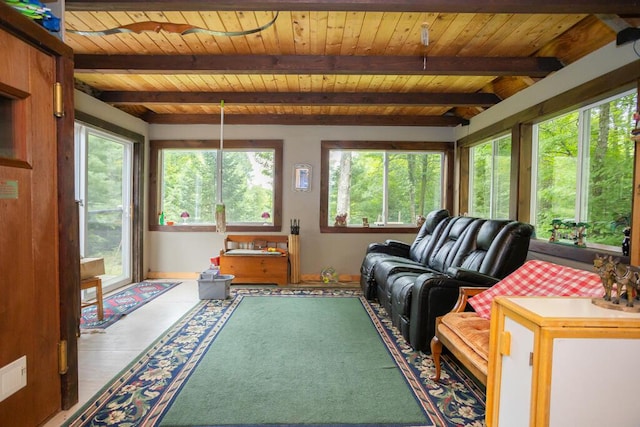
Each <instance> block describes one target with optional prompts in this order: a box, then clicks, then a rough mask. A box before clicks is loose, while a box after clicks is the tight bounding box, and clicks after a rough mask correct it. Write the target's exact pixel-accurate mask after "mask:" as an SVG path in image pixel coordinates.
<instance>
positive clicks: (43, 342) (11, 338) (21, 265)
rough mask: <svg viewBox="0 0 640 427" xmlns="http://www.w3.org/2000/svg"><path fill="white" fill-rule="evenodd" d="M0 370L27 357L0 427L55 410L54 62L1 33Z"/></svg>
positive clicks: (0, 406) (3, 405) (29, 422)
mask: <svg viewBox="0 0 640 427" xmlns="http://www.w3.org/2000/svg"><path fill="white" fill-rule="evenodd" d="M0 47H1V51H2V58H3V60H2V61H0V116H1V118H0V227H1V230H2V231H0V368H1V367H4V366H6V365H7V364H9V363H11V362H13V361H15V360H17V359H19V358H21V357H22V356H26V367H27V369H26V374H27V378H26V382H27V385H26V386H25V387H23V388H21V389H19V390H18V391H16V392H15V393H13V394H11V395H10V396H8V397H6V398H5V399H4V400H3V401H1V402H0V420H2V421H0V424H2V425H3V426H14V425H15V426H35V425H38V424H40V423H42V422H44V421H45V420H46V419H47V418H48V417H50V416H51V415H52V414H54V413H56V412H57V411H59V409H60V404H61V400H62V399H61V379H60V375H59V369H58V343H59V340H60V329H61V328H60V317H59V316H60V296H59V290H60V287H59V270H58V261H59V260H58V254H59V251H58V248H59V245H58V239H59V234H58V191H57V190H58V187H57V185H58V178H57V164H56V160H57V128H56V122H55V120H56V119H55V117H54V114H53V111H54V105H53V103H54V102H53V87H54V83H55V76H56V60H55V58H54V57H52V56H50V55H47V54H45V53H43V52H42V51H40V50H38V49H36V48H34V47H33V46H31V45H30V44H27V43H25V42H23V41H21V40H19V39H18V38H16V37H14V36H13V35H11V34H9V33H7V32H5V31H4V30H0Z"/></svg>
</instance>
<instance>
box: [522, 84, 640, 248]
mask: <svg viewBox="0 0 640 427" xmlns="http://www.w3.org/2000/svg"><path fill="white" fill-rule="evenodd" d="M635 111H636V94H635V92H628V93H625V94H623V95H620V96H616V97H614V98H610V99H607V100H604V101H602V102H599V103H597V104H593V105H590V106H586V107H584V108H582V109H580V110H577V111H573V112H570V113H567V114H564V115H562V116H559V117H555V118H553V119H551V120H547V121H545V122H541V123H539V124H537V125H536V126H534V129H533V131H534V133H533V142H534V164H533V177H534V179H533V185H534V190H535V191H534V193H533V194H535V197H532V204H533V206H532V212H533V213H534V215H533V219H534V221H535V225H536V234H537V237H538V238H542V239H549V238H550V237H551V234H552V228H553V226H552V224H553V221H554V220H560V221H563V222H564V223H567V222H573V223H576V224H577V223H582V224H586V230H585V231H586V242H587V246H593V247H599V246H602V247H607V248H609V247H611V248H619V247H620V243H621V242H622V240H623V237H624V236H623V230H624V228H626V227H628V226H630V217H631V203H632V191H633V164H634V144H633V141H631V140H630V137H629V131H630V127H631V126H632V123H633V113H634V112H635ZM569 243H570V242H569Z"/></svg>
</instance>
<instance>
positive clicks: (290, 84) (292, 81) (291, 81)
mask: <svg viewBox="0 0 640 427" xmlns="http://www.w3.org/2000/svg"><path fill="white" fill-rule="evenodd" d="M285 76H286V78H287V92H300V80H298V75H297V74H286V75H285Z"/></svg>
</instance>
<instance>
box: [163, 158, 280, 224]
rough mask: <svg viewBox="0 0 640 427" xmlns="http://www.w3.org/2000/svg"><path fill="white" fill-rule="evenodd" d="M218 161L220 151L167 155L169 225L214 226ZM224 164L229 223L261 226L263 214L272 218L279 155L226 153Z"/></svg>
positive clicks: (165, 185) (165, 176)
mask: <svg viewBox="0 0 640 427" xmlns="http://www.w3.org/2000/svg"><path fill="white" fill-rule="evenodd" d="M218 155H219V152H218V151H217V150H201V149H198V150H189V149H164V150H162V185H161V192H162V195H161V210H162V211H163V212H164V219H165V221H174V222H175V223H176V224H180V223H183V222H184V223H188V224H214V223H215V210H214V209H215V205H216V203H218V202H219V200H218V193H217V191H218V190H217V169H216V161H217V156H218ZM222 158H223V165H222V202H223V203H224V204H225V211H226V220H227V222H228V223H251V222H253V223H255V222H260V223H262V222H264V221H265V220H264V219H263V218H262V217H261V215H262V213H263V212H267V213H269V215H270V217H271V218H273V216H272V215H273V174H274V172H273V171H274V169H273V164H274V151H273V150H265V151H242V150H234V151H231V150H225V151H224V153H223V156H222ZM184 212H186V213H188V217H186V215H183V213H184ZM185 217H186V218H185Z"/></svg>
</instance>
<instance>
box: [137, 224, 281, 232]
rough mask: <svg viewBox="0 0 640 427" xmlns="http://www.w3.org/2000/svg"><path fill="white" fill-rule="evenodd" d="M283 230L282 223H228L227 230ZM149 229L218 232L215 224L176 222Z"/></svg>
mask: <svg viewBox="0 0 640 427" xmlns="http://www.w3.org/2000/svg"><path fill="white" fill-rule="evenodd" d="M281 230H282V226H281V225H275V224H274V225H259V224H256V225H229V224H227V230H226V231H227V232H229V231H232V232H256V231H259V232H262V231H263V232H271V233H273V232H280V231H281ZM149 231H162V232H165V231H166V232H169V233H185V232H186V233H193V232H196V233H197V232H216V231H217V230H216V226H215V225H195V224H192V225H188V224H175V225H150V226H149Z"/></svg>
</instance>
